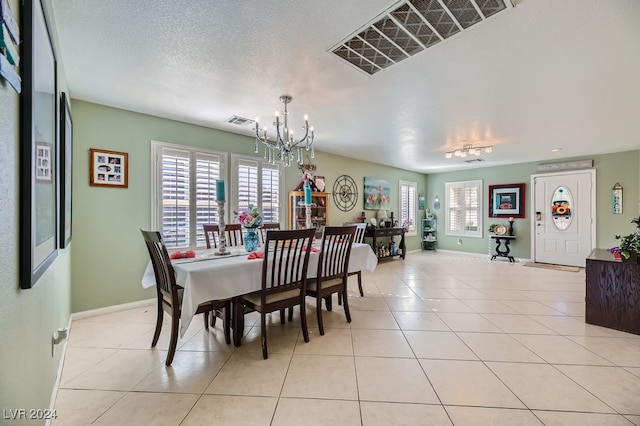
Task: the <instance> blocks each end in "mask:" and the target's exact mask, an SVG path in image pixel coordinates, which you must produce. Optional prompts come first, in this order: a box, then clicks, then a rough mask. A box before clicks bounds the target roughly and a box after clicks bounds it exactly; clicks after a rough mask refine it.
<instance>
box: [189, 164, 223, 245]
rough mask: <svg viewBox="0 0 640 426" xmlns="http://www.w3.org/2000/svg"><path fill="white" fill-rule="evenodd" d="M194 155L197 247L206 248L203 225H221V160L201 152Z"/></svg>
mask: <svg viewBox="0 0 640 426" xmlns="http://www.w3.org/2000/svg"><path fill="white" fill-rule="evenodd" d="M194 155H195V158H196V167H195V169H196V170H195V181H196V184H195V190H196V194H195V200H196V205H195V209H196V211H195V215H196V220H195V223H196V229H195V231H196V232H195V234H196V247H205V246H206V240H205V237H204V230H203V228H202V225H204V224H208V223H219V216H218V202H217V201H216V199H217V196H216V181H217V180H218V179H220V178H221V177H220V176H221V164H220V162H221V159H220V156H219V155H212V154H206V153H201V152H196V153H194Z"/></svg>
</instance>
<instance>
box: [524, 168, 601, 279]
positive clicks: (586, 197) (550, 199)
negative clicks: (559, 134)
mask: <svg viewBox="0 0 640 426" xmlns="http://www.w3.org/2000/svg"><path fill="white" fill-rule="evenodd" d="M595 181H596V173H595V170H584V171H576V172H563V173H553V174H540V175H533V176H531V185H532V187H533V198H534V200H533V220H532V226H533V228H534V229H533V232H534V234H535V235H534V238H532V241H533V245H534V248H533V250H532V253H533V256H534V258H533V260H534V261H535V262H541V263H555V264H558V265H569V266H581V267H584V266H585V263H586V258H587V257H588V256H589V254H590V253H591V250H593V248H594V247H595V235H596V234H595V189H596V182H595Z"/></svg>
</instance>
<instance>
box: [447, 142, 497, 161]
mask: <svg viewBox="0 0 640 426" xmlns="http://www.w3.org/2000/svg"><path fill="white" fill-rule="evenodd" d="M482 150H484V152H486V153H487V154H490V153H491V152H493V146H491V145H488V146H473V145H471V144H466V145H462V148H460V149H456V150H454V151H449V152H446V153H445V154H444V158H453V157H461V158H464V157H466V156H467V155H475V156H476V157H479V156H480V152H481V151H482Z"/></svg>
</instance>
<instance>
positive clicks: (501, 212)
mask: <svg viewBox="0 0 640 426" xmlns="http://www.w3.org/2000/svg"><path fill="white" fill-rule="evenodd" d="M524 209H525V184H524V183H510V184H505V185H489V217H513V218H524V217H525V210H524Z"/></svg>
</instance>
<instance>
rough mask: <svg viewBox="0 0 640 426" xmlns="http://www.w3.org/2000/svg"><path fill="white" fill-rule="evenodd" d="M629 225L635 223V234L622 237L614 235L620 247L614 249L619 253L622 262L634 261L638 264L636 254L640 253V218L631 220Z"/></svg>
mask: <svg viewBox="0 0 640 426" xmlns="http://www.w3.org/2000/svg"><path fill="white" fill-rule="evenodd" d="M631 223H635V225H636V232H634V233H633V234H629V235H625V236H624V237H623V236H621V235H616V240H620V245H619V246H618V247H617V248H616V251H617V252H619V253H620V256H622V258H623V260H631V261H633V260H634V259H635V261H636V262H638V252H640V217H637V218H635V219H633V220H632V221H631Z"/></svg>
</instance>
